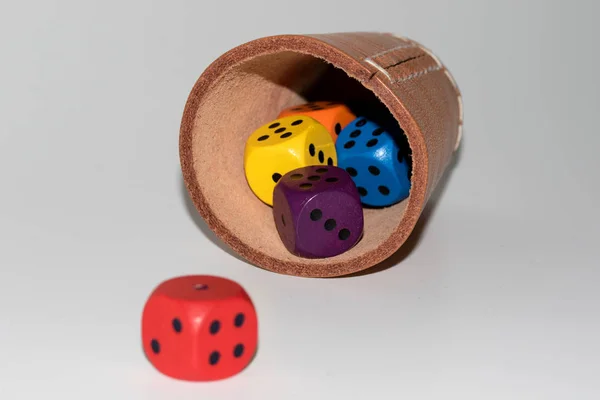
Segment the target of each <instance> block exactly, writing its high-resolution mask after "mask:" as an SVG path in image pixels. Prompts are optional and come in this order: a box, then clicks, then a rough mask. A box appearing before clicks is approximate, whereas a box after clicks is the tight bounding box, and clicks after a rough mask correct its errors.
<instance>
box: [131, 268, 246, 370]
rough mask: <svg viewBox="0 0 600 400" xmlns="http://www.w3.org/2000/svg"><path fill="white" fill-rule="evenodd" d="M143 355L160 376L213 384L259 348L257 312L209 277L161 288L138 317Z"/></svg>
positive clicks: (231, 285) (226, 283) (236, 289)
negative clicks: (140, 322)
mask: <svg viewBox="0 0 600 400" xmlns="http://www.w3.org/2000/svg"><path fill="white" fill-rule="evenodd" d="M142 342H143V347H144V352H145V354H146V357H147V358H148V360H149V361H150V362H151V363H152V365H153V366H154V367H155V368H156V369H157V370H158V371H160V372H161V373H163V374H165V375H167V376H170V377H172V378H175V379H181V380H187V381H212V380H219V379H224V378H228V377H230V376H233V375H235V374H237V373H239V372H241V371H242V370H243V369H244V368H245V367H246V366H247V365H248V364H249V363H250V362H251V361H252V359H253V357H254V353H255V352H256V348H257V342H258V320H257V315H256V310H255V309H254V305H253V303H252V301H251V299H250V296H249V295H248V293H246V291H245V290H244V289H243V288H242V287H241V286H240V285H239V284H238V283H236V282H234V281H231V280H229V279H225V278H220V277H216V276H209V275H191V276H182V277H177V278H173V279H170V280H167V281H165V282H163V283H161V284H160V285H159V286H158V287H156V289H154V291H153V292H152V294H151V295H150V297H149V298H148V300H147V302H146V305H145V306H144V310H143V314H142Z"/></svg>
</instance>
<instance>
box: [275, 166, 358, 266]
mask: <svg viewBox="0 0 600 400" xmlns="http://www.w3.org/2000/svg"><path fill="white" fill-rule="evenodd" d="M273 216H274V218H275V225H276V227H277V231H278V232H279V236H280V237H281V240H282V241H283V243H284V245H285V247H286V248H287V249H288V250H289V251H290V252H291V253H293V254H295V255H297V256H299V257H304V258H326V257H333V256H336V255H338V254H342V253H344V252H345V251H347V250H349V249H350V248H352V247H353V246H354V245H355V244H356V243H358V241H359V240H360V238H361V237H362V233H363V227H364V220H363V210H362V206H361V202H360V195H359V194H358V190H357V189H356V186H355V184H354V182H353V181H352V178H351V177H350V175H349V174H348V173H347V172H346V171H344V170H343V169H341V168H337V167H333V166H322V165H315V166H310V167H304V168H299V169H296V170H293V171H290V172H288V173H287V174H285V175H284V176H283V177H282V178H281V179H280V180H279V182H278V183H277V185H276V186H275V190H274V192H273Z"/></svg>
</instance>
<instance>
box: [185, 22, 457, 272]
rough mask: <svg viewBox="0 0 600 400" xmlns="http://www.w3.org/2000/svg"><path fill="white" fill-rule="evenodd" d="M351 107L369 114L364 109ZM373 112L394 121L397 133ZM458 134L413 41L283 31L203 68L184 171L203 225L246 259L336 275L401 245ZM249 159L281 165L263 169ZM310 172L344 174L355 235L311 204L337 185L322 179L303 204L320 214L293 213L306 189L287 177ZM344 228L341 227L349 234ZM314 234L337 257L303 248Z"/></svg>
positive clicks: (447, 80) (439, 74)
mask: <svg viewBox="0 0 600 400" xmlns="http://www.w3.org/2000/svg"><path fill="white" fill-rule="evenodd" d="M351 104H369V105H370V107H371V108H372V110H370V113H369V115H366V114H364V113H362V112H361V109H360V108H353V107H350V106H349V105H351ZM379 117H385V118H388V119H391V120H393V122H394V124H395V126H394V127H393V129H390V128H389V127H388V126H382V125H381V124H380V120H381V119H380V118H379ZM361 118H362V119H361ZM363 119H364V121H363ZM300 120H301V122H297V121H300ZM313 121H316V123H318V125H317V124H316V123H315V122H313ZM294 123H295V124H296V125H294ZM276 124H279V125H276ZM361 124H364V125H362V126H359V125H361ZM382 129H383V130H382ZM258 131H260V132H258ZM357 131H360V133H357ZM461 133H462V99H461V95H460V91H459V89H458V87H457V85H456V83H455V81H454V79H453V78H452V75H451V74H450V72H449V70H448V68H447V67H446V66H445V65H443V64H442V62H441V61H440V59H439V58H438V57H436V56H435V55H434V53H433V52H432V51H431V50H429V49H427V48H425V47H424V46H423V45H421V44H420V43H417V42H415V41H414V40H411V39H408V38H404V37H399V36H396V35H393V34H389V33H375V32H373V33H368V32H347V33H336V34H318V35H278V36H271V37H265V38H259V39H256V40H252V41H250V42H247V43H244V44H241V45H240V46H238V47H236V48H234V49H232V50H231V51H229V52H227V53H226V54H224V55H223V56H221V57H219V58H218V59H217V60H215V61H214V62H213V63H211V64H210V66H209V67H208V68H207V69H206V70H205V71H204V72H203V73H202V74H201V76H200V78H199V79H198V81H197V82H196V84H195V85H194V87H193V88H192V90H191V93H190V96H189V98H188V102H187V104H186V106H185V110H184V114H183V118H182V123H181V135H180V158H181V168H182V172H183V177H184V181H185V184H186V188H187V190H188V192H189V194H190V197H191V199H192V201H193V203H194V205H195V207H196V209H197V210H198V212H199V213H200V215H201V216H202V217H203V218H204V219H205V221H206V222H207V224H208V226H209V228H210V229H211V230H212V231H213V232H214V233H215V234H216V235H217V236H218V237H219V238H220V239H222V240H223V241H225V242H226V243H227V244H228V245H229V246H230V247H231V248H232V249H233V250H234V251H236V253H238V254H239V255H241V256H242V257H243V258H244V259H246V260H247V261H249V262H250V263H251V264H254V265H256V266H259V267H261V268H264V269H267V270H269V271H273V272H278V273H284V274H289V275H296V276H304V277H335V276H343V275H347V274H351V273H355V272H358V271H361V270H365V269H367V268H369V267H372V266H374V265H376V264H378V263H380V262H382V261H384V260H386V259H387V258H388V257H390V256H391V255H392V254H393V253H394V252H396V251H397V250H398V249H399V248H400V247H401V246H402V245H403V243H404V242H405V241H406V239H407V238H408V236H409V235H410V233H411V232H412V231H413V229H414V227H415V224H416V223H417V221H418V220H419V217H420V215H421V213H422V211H423V209H424V207H425V205H426V203H427V201H428V200H429V198H430V197H431V194H432V193H433V191H434V190H435V188H436V186H437V185H438V183H439V182H440V180H441V178H442V177H443V175H444V173H445V172H446V170H447V169H448V167H449V166H450V165H451V161H452V159H453V157H454V155H455V151H456V149H457V148H458V147H459V143H460V139H461ZM254 134H256V135H257V136H256V137H255V138H254V141H252V143H251V145H249V146H248V147H246V146H247V142H249V140H248V139H250V138H251V137H252V136H253V135H254ZM259 139H260V140H259ZM283 142H285V143H286V145H285V146H284V147H281V146H279V145H281V144H282V143H283ZM311 145H312V146H311ZM285 148H287V149H288V150H287V151H282V149H285ZM290 149H292V150H290ZM253 158H254V159H271V160H276V161H275V162H270V163H264V164H263V165H260V164H261V163H256V162H254V161H252V159H253ZM308 166H315V167H316V166H323V167H325V168H327V167H329V168H331V169H332V170H333V169H334V168H337V169H340V170H342V171H344V173H345V174H346V175H345V176H347V177H349V178H350V180H351V181H352V182H353V184H354V186H355V188H356V193H357V196H358V198H359V199H360V205H361V207H362V209H363V210H362V211H363V219H362V224H363V228H362V232H359V231H357V230H356V229H354V228H352V229H351V228H349V227H346V226H347V225H348V226H350V225H351V224H350V223H349V222H348V221H345V218H344V216H343V215H338V214H335V215H334V211H336V207H327V206H326V205H324V204H322V203H320V201H321V200H319V198H322V199H324V198H325V195H326V194H327V195H328V196H329V195H331V196H333V194H329V193H328V191H332V190H333V192H335V190H337V189H334V188H333V187H325V188H323V187H321V186H320V185H321V183H323V184H324V183H325V182H324V181H319V183H318V184H314V185H313V188H312V189H310V190H311V191H313V194H314V196H313V197H314V200H307V201H309V202H310V201H314V202H315V204H317V202H319V203H318V204H319V207H315V209H317V208H318V209H319V210H320V211H321V213H322V215H321V217H320V218H319V219H317V220H315V221H312V220H311V219H310V212H311V211H313V210H312V209H310V210H309V209H308V207H307V208H306V210H304V209H301V210H297V211H292V208H293V207H292V203H294V202H295V201H296V200H295V199H296V196H303V195H304V194H306V193H307V192H306V191H304V192H303V191H302V190H304V189H302V190H301V189H299V187H295V188H294V187H293V186H289V185H292V184H291V182H288V180H287V178H288V177H290V176H291V175H293V174H294V173H293V172H294V171H295V170H298V169H302V168H305V167H308ZM332 167H333V168H332ZM311 176H315V175H311ZM265 177H266V178H265ZM313 179H315V178H313ZM321 179H322V178H321ZM315 182H316V181H314V182H311V181H307V182H303V183H311V184H313V183H315ZM317 186H318V187H317ZM279 188H280V189H279ZM284 188H285V190H283V189H284ZM279 191H280V192H281V193H279V194H277V193H278V192H279ZM284 192H285V193H284ZM303 193H304V194H303ZM336 196H337V195H336ZM275 197H277V198H281V199H282V200H281V201H279V203H280V204H279V205H278V201H276V200H275ZM313 197H311V199H313ZM329 201H331V202H334V203H335V202H337V203H335V204H341V200H340V199H334V200H329ZM347 203H348V205H349V206H350V204H353V202H352V201H348V202H347ZM344 204H346V203H344ZM286 207H287V211H285V212H283V211H282V213H280V214H282V215H284V219H285V216H286V215H287V217H288V218H290V220H289V221H287V220H286V224H287V225H286V226H283V221H281V220H280V217H281V215H279V220H278V217H277V212H275V211H274V209H275V208H277V210H279V209H281V210H284V209H286ZM348 212H349V213H351V212H353V211H348ZM286 213H287V214H286ZM328 213H331V216H329V215H328ZM318 214H319V213H318V212H315V214H314V217H315V218H316V217H317V216H318ZM329 220H335V227H333V222H329V223H328V224H327V227H328V228H329V229H330V230H327V228H325V223H326V222H327V221H329ZM305 222H306V223H308V222H311V223H312V224H313V225H307V226H310V227H312V228H311V229H313V230H311V234H310V235H306V234H303V232H306V228H304V226H305V225H304V223H305ZM294 224H296V225H297V226H298V227H302V229H296V225H294ZM290 229H292V230H290ZM343 229H348V230H349V231H350V235H349V236H348V238H347V239H345V240H343V239H341V238H344V237H346V235H347V233H346V231H345V230H344V231H343ZM342 232H343V233H342ZM354 235H357V236H359V239H358V240H357V241H356V242H354V240H355V239H356V237H355V236H354ZM303 236H306V237H307V239H306V240H307V241H305V240H304V239H303V238H302V237H303ZM311 236H314V237H315V238H316V237H319V238H321V240H323V241H324V242H326V243H329V246H328V248H329V249H331V248H337V251H336V254H333V255H332V254H330V253H328V252H327V250H325V249H322V248H319V246H318V245H316V244H315V243H314V242H315V241H316V239H315V240H313V241H312V244H310V243H309V242H310V240H309V239H308V238H310V237H311ZM334 237H336V238H337V239H336V241H335V243H334V242H333V238H334ZM306 243H309V244H306ZM339 246H348V248H345V247H339ZM311 247H312V249H311ZM342 250H343V251H342Z"/></svg>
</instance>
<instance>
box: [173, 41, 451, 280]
mask: <svg viewBox="0 0 600 400" xmlns="http://www.w3.org/2000/svg"><path fill="white" fill-rule="evenodd" d="M381 35H391V34H387V33H382V34H381ZM391 36H393V35H391ZM394 37H397V36H394ZM406 40H408V39H406ZM413 43H415V42H413ZM419 46H420V45H419ZM421 48H422V47H421ZM422 49H424V48H422ZM280 52H294V53H302V54H306V55H309V56H312V57H315V58H318V59H321V60H323V61H325V62H326V63H328V64H331V65H333V66H334V67H336V68H339V69H341V70H343V71H344V72H345V73H346V74H347V75H348V76H349V77H350V78H353V79H356V80H358V81H359V82H360V83H361V84H362V85H363V86H364V87H365V88H367V89H368V90H370V91H371V92H373V94H375V96H376V97H377V98H378V99H379V100H380V101H381V102H382V103H383V105H385V107H387V109H388V110H389V111H390V113H391V114H392V115H393V117H394V118H395V119H396V120H397V121H398V123H399V124H400V126H401V127H402V128H403V129H404V131H405V133H406V136H407V138H408V142H409V145H410V147H411V150H412V155H413V160H412V162H413V169H412V171H413V172H412V174H413V175H412V187H411V192H410V195H409V197H408V199H406V200H404V201H405V202H406V207H405V209H404V210H403V211H401V212H403V215H402V217H401V218H400V220H399V223H398V225H397V226H396V228H395V230H394V231H393V232H392V233H391V234H390V236H389V237H387V238H386V239H385V240H382V241H381V242H380V243H378V245H377V246H376V247H375V248H373V249H371V250H369V251H366V252H362V253H359V254H356V256H354V257H352V258H349V259H343V260H339V259H338V258H337V257H332V258H329V259H326V260H325V261H324V262H320V263H315V262H314V260H309V259H300V258H299V259H296V260H294V261H290V260H281V259H279V258H277V257H273V256H272V255H271V254H268V253H266V252H264V251H262V250H261V249H259V248H255V247H253V246H250V245H248V244H247V243H244V241H243V240H241V239H240V238H239V237H238V236H237V235H236V234H234V233H233V232H232V230H231V229H230V228H229V227H228V226H227V225H226V224H225V223H224V222H223V221H222V220H221V219H220V218H219V217H217V215H216V214H215V212H214V210H213V208H212V207H213V206H212V205H211V204H210V203H209V201H208V200H207V198H206V196H205V195H204V193H203V188H202V187H201V185H200V184H199V181H198V179H197V174H198V171H196V169H195V163H194V151H193V137H194V127H195V120H196V117H197V114H198V111H199V108H200V105H201V104H202V102H203V101H204V100H205V99H206V97H207V95H208V94H209V93H210V92H211V89H213V87H214V85H215V84H216V82H218V81H219V80H220V78H222V77H223V76H225V75H226V74H227V73H228V72H229V71H230V70H231V69H232V68H234V67H236V66H239V65H241V64H243V63H244V62H247V61H249V60H252V59H254V58H256V57H260V56H264V55H269V54H275V53H280ZM443 72H445V75H446V76H447V78H444V79H449V80H452V78H451V76H450V75H449V73H448V72H447V71H443ZM451 83H452V85H453V86H454V87H455V89H456V91H457V97H458V101H459V102H460V94H459V93H458V88H456V86H455V84H454V82H453V81H452V82H451ZM459 106H460V107H461V106H462V104H460V105H459ZM461 112H462V110H461ZM460 120H461V121H460V123H461V124H462V115H461V116H460ZM455 136H456V137H455V139H454V141H455V142H456V144H455V143H454V142H453V143H452V147H454V149H456V147H458V142H459V141H460V136H461V135H460V126H459V129H458V132H457V134H456V135H455ZM450 139H452V138H450ZM179 152H180V163H181V170H182V173H183V180H184V183H185V186H186V189H187V191H188V194H189V195H190V198H191V200H192V202H193V204H194V206H195V207H196V209H197V211H198V212H199V214H200V215H201V217H202V218H203V219H204V220H205V221H206V223H207V225H208V227H209V228H210V229H211V230H212V231H213V232H214V233H215V235H216V236H217V237H218V238H219V239H221V240H222V241H223V242H225V243H226V244H227V245H228V246H229V247H230V248H231V249H232V250H234V251H235V252H236V253H237V254H239V255H240V256H242V257H243V258H244V259H246V260H247V261H248V262H250V263H252V264H254V265H255V266H258V267H261V268H263V269H266V270H269V271H272V272H277V273H282V274H287V275H294V276H301V277H336V276H343V275H347V274H351V273H355V272H358V271H361V270H365V269H367V268H370V267H372V266H374V265H376V264H378V263H380V262H382V261H384V260H386V259H387V258H389V257H390V256H391V255H392V254H393V253H395V252H396V251H397V250H398V249H399V248H400V247H401V246H402V245H403V244H404V242H405V241H406V239H407V238H408V236H409V235H410V233H411V232H412V230H413V229H414V227H415V225H416V223H417V221H418V219H419V217H420V214H421V212H422V210H423V208H424V206H425V203H426V201H427V199H428V197H429V195H430V193H431V191H432V190H433V187H434V186H435V184H436V183H437V182H432V180H433V179H432V178H431V176H430V171H429V169H430V165H429V153H428V149H427V143H426V141H425V138H424V133H423V132H422V128H421V126H419V124H418V123H417V121H416V120H415V119H414V118H413V116H412V115H411V113H410V112H409V110H407V109H406V107H405V105H404V104H403V102H402V101H401V100H400V99H399V98H398V96H397V95H396V94H395V93H394V92H393V91H392V90H391V89H390V83H389V82H388V81H386V79H385V76H382V75H381V74H376V73H373V71H372V69H370V68H369V67H368V66H367V65H365V63H362V62H360V61H359V60H357V59H356V58H355V57H353V56H351V55H350V54H348V53H347V52H345V51H343V50H342V49H340V48H338V47H337V46H335V45H332V44H331V43H328V42H327V41H326V40H323V37H320V35H276V36H268V37H263V38H259V39H255V40H252V41H249V42H246V43H244V44H241V45H239V46H237V47H235V48H233V49H231V50H229V51H227V52H226V53H224V54H223V55H221V56H220V57H218V58H217V59H216V60H214V61H213V62H212V63H211V64H210V65H209V66H208V67H207V68H206V69H205V70H204V71H203V73H202V74H201V75H200V77H199V78H198V80H197V81H196V83H195V84H194V86H193V88H192V90H191V92H190V94H189V96H188V99H187V102H186V104H185V107H184V111H183V116H182V120H181V126H180V141H179ZM448 158H449V157H448ZM444 161H445V165H444V166H443V169H445V167H446V166H447V164H448V161H449V160H444ZM240 164H241V160H240ZM366 234H368V232H366Z"/></svg>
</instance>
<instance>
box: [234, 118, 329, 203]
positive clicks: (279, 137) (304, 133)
mask: <svg viewBox="0 0 600 400" xmlns="http://www.w3.org/2000/svg"><path fill="white" fill-rule="evenodd" d="M324 164H327V165H334V166H337V155H336V152H335V144H334V143H333V139H332V138H331V135H330V134H329V131H328V130H327V129H326V128H325V127H324V126H323V125H321V124H320V123H319V122H317V121H316V120H315V119H314V118H311V117H307V116H303V115H300V116H299V115H293V116H289V117H284V118H279V119H276V120H274V121H271V122H269V123H268V124H265V125H263V126H261V127H260V128H258V129H257V130H256V131H254V133H252V135H250V137H249V138H248V140H247V141H246V148H245V150H244V172H245V174H246V180H247V181H248V185H249V186H250V189H251V190H252V192H254V194H255V195H256V196H257V197H258V198H259V199H260V200H262V201H263V202H265V203H266V204H268V205H270V206H272V205H273V189H274V188H275V184H276V183H277V181H279V179H280V178H281V177H282V176H283V175H285V174H286V173H288V172H290V171H292V170H294V169H297V168H302V167H306V166H309V165H324Z"/></svg>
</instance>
